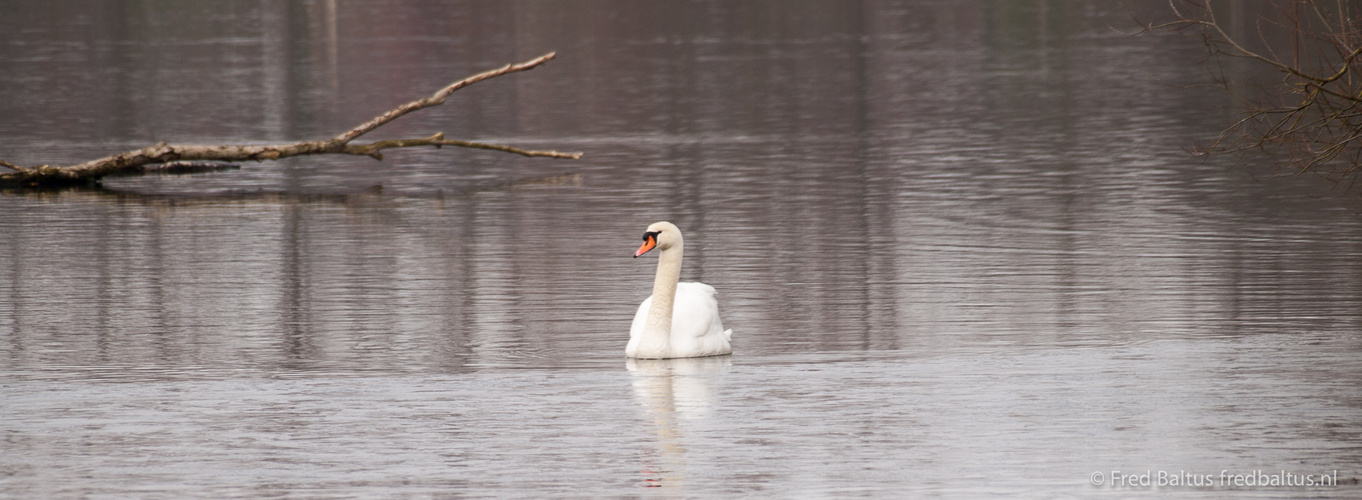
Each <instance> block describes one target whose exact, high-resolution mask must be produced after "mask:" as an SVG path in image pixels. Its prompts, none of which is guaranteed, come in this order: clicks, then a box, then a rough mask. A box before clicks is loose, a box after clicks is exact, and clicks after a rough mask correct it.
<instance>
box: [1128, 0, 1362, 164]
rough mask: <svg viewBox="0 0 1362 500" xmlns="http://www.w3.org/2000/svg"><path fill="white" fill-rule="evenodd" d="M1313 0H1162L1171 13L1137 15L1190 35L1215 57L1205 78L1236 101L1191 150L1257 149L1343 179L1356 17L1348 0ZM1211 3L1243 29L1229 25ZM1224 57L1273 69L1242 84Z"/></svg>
mask: <svg viewBox="0 0 1362 500" xmlns="http://www.w3.org/2000/svg"><path fill="white" fill-rule="evenodd" d="M1321 3H1323V2H1313V1H1309V0H1275V1H1273V2H1270V3H1237V4H1220V3H1217V4H1216V5H1214V6H1212V5H1211V4H1210V2H1209V1H1204V2H1203V1H1197V0H1170V2H1169V6H1170V8H1171V10H1172V12H1173V14H1174V16H1175V19H1174V20H1173V21H1170V22H1166V23H1162V24H1152V23H1141V24H1142V26H1143V28H1144V32H1150V31H1176V32H1184V33H1187V32H1188V31H1189V30H1190V34H1193V35H1197V36H1198V37H1199V38H1200V39H1201V41H1202V43H1203V44H1205V45H1206V48H1207V56H1208V58H1209V59H1210V60H1212V61H1214V62H1215V63H1216V64H1215V65H1214V69H1213V70H1212V78H1213V79H1214V80H1215V82H1216V83H1217V85H1218V86H1220V87H1221V88H1222V89H1224V90H1225V91H1227V92H1229V93H1230V94H1231V95H1232V96H1234V97H1235V98H1236V99H1238V100H1239V101H1240V102H1241V103H1242V104H1243V106H1244V116H1243V117H1242V119H1240V120H1238V121H1236V122H1235V123H1234V124H1232V125H1230V126H1229V127H1227V128H1226V129H1225V130H1224V131H1222V132H1221V133H1220V134H1219V136H1218V137H1217V138H1216V139H1215V140H1214V141H1213V142H1212V143H1211V145H1210V146H1209V147H1207V148H1202V149H1199V150H1197V153H1199V154H1223V153H1237V152H1243V151H1250V150H1254V151H1260V152H1262V153H1265V154H1267V155H1268V156H1271V157H1273V158H1275V159H1277V160H1278V161H1279V162H1280V163H1281V164H1282V165H1283V166H1285V167H1287V168H1289V169H1291V170H1293V171H1295V172H1301V173H1303V172H1316V173H1320V174H1321V175H1324V176H1325V177H1327V178H1330V179H1332V180H1334V181H1335V182H1336V183H1339V184H1340V185H1342V184H1345V182H1346V185H1351V184H1352V182H1353V181H1352V178H1353V177H1355V176H1356V175H1357V173H1358V171H1359V162H1362V74H1359V71H1362V19H1359V17H1358V14H1359V13H1358V12H1355V11H1354V7H1355V6H1353V5H1351V4H1349V3H1347V2H1336V5H1337V8H1336V9H1335V8H1323V7H1322V6H1321ZM1330 7H1332V5H1331V6H1330ZM1218 13H1226V14H1227V15H1229V16H1230V17H1231V18H1237V20H1238V21H1237V22H1236V23H1233V24H1234V25H1235V26H1241V27H1243V28H1247V26H1248V25H1251V26H1252V29H1251V30H1247V29H1243V28H1241V29H1239V30H1237V31H1236V30H1231V29H1228V28H1227V25H1226V24H1224V23H1222V22H1221V21H1220V19H1219V18H1218V15H1217V14H1218ZM1245 21H1249V22H1245ZM1250 23H1251V24H1250ZM1239 31H1249V33H1239ZM1251 46H1252V47H1251ZM1223 58H1239V59H1246V60H1250V61H1255V62H1257V63H1260V64H1262V65H1265V67H1266V68H1271V69H1273V70H1275V71H1277V72H1278V73H1279V74H1281V79H1280V80H1278V81H1276V82H1275V83H1266V84H1259V85H1256V86H1251V85H1246V84H1245V83H1244V81H1243V80H1249V79H1251V78H1248V76H1249V75H1248V74H1246V73H1244V71H1245V70H1244V69H1243V68H1242V67H1237V68H1236V67H1232V66H1230V67H1227V66H1226V65H1222V64H1219V62H1220V60H1221V59H1223ZM1236 77H1239V78H1236Z"/></svg>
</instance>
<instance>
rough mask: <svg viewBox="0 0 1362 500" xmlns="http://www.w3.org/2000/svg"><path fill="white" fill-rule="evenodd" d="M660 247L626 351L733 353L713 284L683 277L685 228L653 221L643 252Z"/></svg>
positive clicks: (659, 355)
mask: <svg viewBox="0 0 1362 500" xmlns="http://www.w3.org/2000/svg"><path fill="white" fill-rule="evenodd" d="M653 248H657V249H658V250H659V252H658V253H659V254H661V255H659V256H658V260H657V277H656V278H655V279H654V280H653V295H652V296H651V297H648V298H647V299H646V300H644V301H643V303H642V304H639V306H638V313H636V314H634V323H633V325H631V326H630V327H629V345H628V346H626V347H625V348H624V354H625V355H627V356H629V357H631V358H643V359H663V358H696V357H701V356H719V355H723V354H732V353H733V348H732V347H731V346H730V345H729V340H730V339H731V338H732V336H733V331H732V330H724V323H723V321H721V320H719V301H718V300H717V299H715V298H714V287H712V286H709V285H706V284H704V283H680V282H679V281H680V278H681V255H682V252H683V248H684V245H683V244H682V239H681V230H680V229H677V228H676V226H675V225H673V224H672V223H670V222H658V223H656V224H653V225H651V226H648V231H647V232H645V233H644V234H643V246H642V247H639V249H638V251H637V252H635V253H634V257H638V256H640V255H643V254H644V253H647V252H648V251H649V250H652V249H653Z"/></svg>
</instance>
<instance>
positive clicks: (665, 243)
mask: <svg viewBox="0 0 1362 500" xmlns="http://www.w3.org/2000/svg"><path fill="white" fill-rule="evenodd" d="M679 246H681V230H680V229H677V228H676V225H675V224H672V223H670V222H666V221H663V222H654V223H653V224H652V225H651V226H648V230H647V231H644V232H643V246H641V247H638V251H637V252H634V257H638V256H640V255H643V254H645V253H648V251H649V250H652V249H654V248H656V249H658V250H661V251H666V250H667V249H669V248H672V247H679Z"/></svg>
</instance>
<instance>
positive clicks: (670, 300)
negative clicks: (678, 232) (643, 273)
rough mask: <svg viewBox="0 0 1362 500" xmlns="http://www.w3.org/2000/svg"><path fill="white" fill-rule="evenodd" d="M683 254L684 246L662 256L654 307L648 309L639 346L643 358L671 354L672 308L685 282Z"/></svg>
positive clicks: (658, 265) (656, 281)
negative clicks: (680, 284)
mask: <svg viewBox="0 0 1362 500" xmlns="http://www.w3.org/2000/svg"><path fill="white" fill-rule="evenodd" d="M681 253H682V246H681V245H675V246H673V247H671V248H668V249H666V250H664V251H662V254H661V255H659V256H658V259H657V277H656V278H654V279H653V304H652V306H650V307H649V308H648V319H647V321H646V322H645V323H644V325H643V339H642V340H640V342H639V352H640V354H644V356H641V357H654V356H656V357H665V356H667V355H668V351H670V346H671V334H672V306H673V304H675V303H676V284H677V282H679V281H681Z"/></svg>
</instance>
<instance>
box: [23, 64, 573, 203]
mask: <svg viewBox="0 0 1362 500" xmlns="http://www.w3.org/2000/svg"><path fill="white" fill-rule="evenodd" d="M554 56H555V54H554V53H552V52H550V53H548V54H544V55H542V56H539V57H536V58H534V59H530V60H528V61H525V62H522V63H517V64H508V65H506V66H502V67H500V68H497V69H493V70H489V71H484V72H482V73H478V74H476V75H473V76H470V77H468V78H464V79H462V80H459V81H456V82H454V83H451V84H449V85H447V86H445V87H444V88H441V89H440V90H438V91H436V92H435V93H434V94H432V95H431V96H430V97H426V98H423V99H417V100H415V101H411V102H409V103H406V104H403V105H401V106H398V107H396V108H394V109H392V110H390V111H388V112H386V113H383V114H381V115H378V116H376V117H374V118H373V119H371V120H369V121H367V122H364V123H362V124H360V125H358V126H356V127H355V128H352V129H350V130H347V131H345V132H344V133H342V134H340V135H337V136H336V137H333V138H331V139H329V140H320V141H304V142H295V143H290V144H271V145H173V144H166V143H158V144H155V145H152V146H147V147H145V148H142V149H137V150H133V151H128V152H125V153H120V154H116V155H113V156H106V157H104V158H99V159H95V160H90V161H87V162H84V163H79V164H76V165H69V166H64V167H54V166H50V165H43V166H40V167H29V168H24V167H20V166H18V165H14V164H11V163H7V162H4V161H0V166H3V167H6V168H9V169H11V170H14V172H11V173H7V174H0V185H21V186H40V185H61V184H72V183H82V182H93V181H95V180H98V179H100V178H102V177H104V176H108V175H116V174H129V173H140V172H143V171H144V167H145V166H146V165H152V164H163V163H170V162H228V163H230V162H242V161H265V160H278V159H281V158H288V157H291V156H302V155H316V154H349V155H362V156H369V157H372V158H375V159H379V160H381V159H383V154H382V152H381V151H383V150H384V149H392V148H409V147H421V146H434V147H437V148H438V147H442V146H457V147H464V148H475V149H489V150H494V151H503V152H507V153H515V154H519V155H524V156H529V157H547V158H568V159H577V158H580V157H581V156H582V153H561V152H558V151H533V150H526V149H521V148H516V147H512V146H505V145H500V144H486V143H480V142H471V141H459V140H451V139H445V138H444V133H443V132H440V133H436V134H434V135H432V136H430V137H424V138H414V139H390V140H383V141H376V142H373V143H369V144H352V141H354V140H355V139H358V138H359V137H361V136H363V135H364V134H367V133H369V132H372V131H374V130H375V129H377V128H379V127H381V126H383V125H386V124H388V123H391V122H392V121H393V120H396V119H398V118H401V117H402V116H404V115H407V114H409V113H412V112H415V111H419V110H422V109H425V108H429V107H433V106H439V105H441V104H444V102H445V100H446V99H447V98H448V97H449V95H450V94H452V93H454V92H455V91H457V90H459V89H462V88H464V87H467V86H469V85H472V84H474V83H478V82H480V81H483V80H487V79H489V78H495V77H498V76H501V75H505V74H508V73H514V72H518V71H526V70H530V69H533V68H535V67H537V66H539V65H541V64H544V63H545V62H548V61H549V60H550V59H553V58H554Z"/></svg>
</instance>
